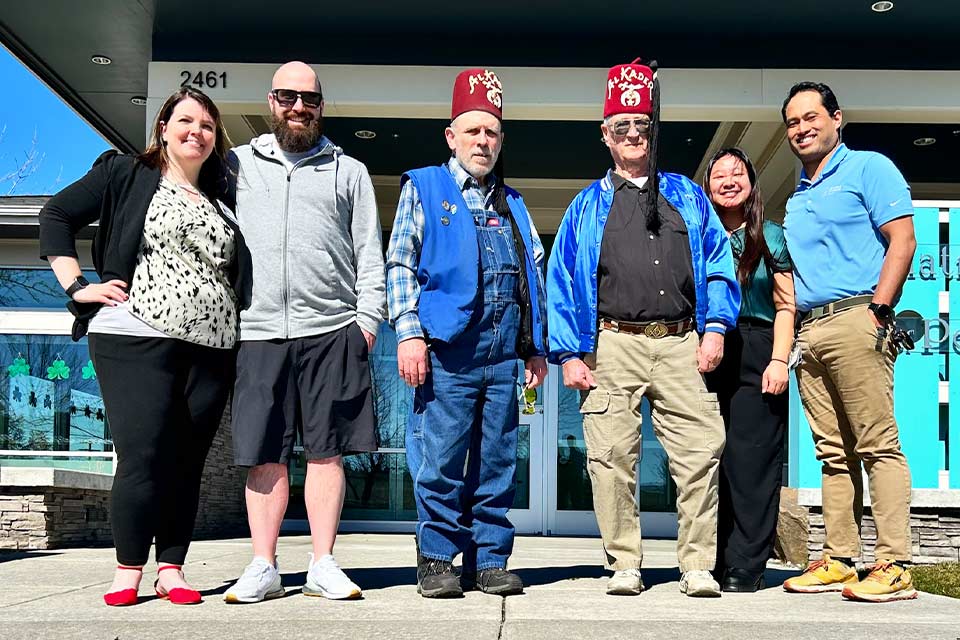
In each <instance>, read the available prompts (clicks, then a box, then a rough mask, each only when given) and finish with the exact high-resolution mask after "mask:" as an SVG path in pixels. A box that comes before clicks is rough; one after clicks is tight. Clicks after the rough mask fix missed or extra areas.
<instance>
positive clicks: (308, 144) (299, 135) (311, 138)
mask: <svg viewBox="0 0 960 640" xmlns="http://www.w3.org/2000/svg"><path fill="white" fill-rule="evenodd" d="M270 130H271V131H273V135H275V136H276V137H277V145H279V147H280V148H281V149H282V150H284V151H286V152H287V153H303V152H305V151H309V150H310V149H313V148H314V147H315V146H317V143H318V142H319V141H320V138H321V137H322V136H323V117H322V116H320V117H317V118H313V119H312V120H311V121H310V123H309V124H308V125H307V126H306V127H305V128H303V129H291V128H290V125H289V124H287V120H286V118H278V117H277V116H275V115H272V114H271V117H270Z"/></svg>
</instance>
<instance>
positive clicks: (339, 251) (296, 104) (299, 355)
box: [224, 62, 386, 603]
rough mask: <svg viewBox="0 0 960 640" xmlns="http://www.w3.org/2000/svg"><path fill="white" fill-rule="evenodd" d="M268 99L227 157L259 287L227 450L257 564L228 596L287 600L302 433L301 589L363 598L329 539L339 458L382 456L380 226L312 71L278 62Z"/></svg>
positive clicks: (244, 333) (341, 482)
mask: <svg viewBox="0 0 960 640" xmlns="http://www.w3.org/2000/svg"><path fill="white" fill-rule="evenodd" d="M267 102H268V103H269V105H270V111H271V114H272V118H271V127H272V129H273V133H272V134H265V135H261V136H259V137H257V138H254V139H253V140H252V141H251V142H250V144H247V145H243V146H240V147H237V148H236V149H234V150H233V152H232V159H233V164H234V167H233V168H234V172H233V173H234V174H235V175H234V176H232V177H233V178H234V179H235V181H236V187H235V190H233V192H234V193H235V196H236V202H235V211H236V214H237V218H238V220H239V222H240V229H241V232H242V233H243V236H244V239H245V241H246V244H247V247H248V248H249V251H250V258H251V260H250V263H251V265H252V273H250V274H248V276H249V277H248V280H249V282H250V283H251V285H252V286H251V290H250V291H241V292H238V293H239V297H240V298H241V301H242V302H243V304H245V305H246V307H245V308H243V309H242V310H241V312H240V349H239V353H238V356H237V382H236V387H235V389H234V396H233V444H234V457H235V461H236V463H237V464H238V465H241V466H246V467H250V472H249V475H248V476H247V486H246V502H247V517H248V521H249V524H250V535H251V538H252V541H253V554H254V558H253V561H252V562H251V563H250V565H249V566H247V568H246V569H245V570H244V573H243V575H242V576H240V579H239V580H238V581H237V582H236V584H234V585H233V586H232V587H231V588H230V589H229V590H228V591H227V592H226V594H225V595H224V599H225V600H226V601H227V602H231V603H248V602H260V601H261V600H264V599H268V598H273V597H280V596H282V595H283V593H284V590H283V587H282V586H281V584H280V573H279V570H278V566H277V559H276V551H277V537H278V536H279V533H280V524H281V522H282V521H283V515H284V512H285V511H286V508H287V501H288V498H289V486H290V485H289V479H288V471H287V464H288V462H289V460H290V458H291V456H292V455H293V446H294V440H295V436H296V434H297V432H300V433H301V434H302V441H303V449H304V455H305V456H306V459H307V474H306V484H305V486H304V502H305V503H306V508H307V518H308V519H309V522H310V534H311V538H312V542H313V553H312V554H311V556H312V558H311V560H310V563H309V567H308V572H307V580H306V584H305V585H304V586H303V593H304V594H305V595H313V596H323V597H326V598H331V599H350V598H358V597H360V595H361V593H360V588H359V587H358V586H357V585H356V584H354V583H353V582H352V581H351V580H350V579H349V578H348V577H347V576H346V575H345V574H344V573H343V571H341V570H340V568H339V566H337V563H336V560H334V557H333V544H334V541H335V540H336V533H337V526H338V524H339V521H340V511H341V509H342V508H343V499H344V490H345V486H346V483H345V478H344V471H343V458H342V456H344V455H349V454H351V453H359V452H366V451H376V449H377V440H376V433H375V424H374V415H373V404H372V393H371V388H370V369H369V365H368V361H367V358H368V355H369V351H370V350H371V349H373V344H374V341H375V340H376V336H377V329H378V327H379V326H380V323H381V322H382V321H383V319H384V313H385V310H386V298H385V292H384V269H383V253H382V250H381V235H380V234H381V232H380V222H379V218H378V215H377V206H376V202H375V199H374V191H373V184H372V182H371V181H370V175H369V174H368V173H367V169H366V167H365V166H364V165H363V164H362V163H360V162H358V161H357V160H354V159H353V158H351V157H349V156H346V155H344V154H343V151H342V150H341V149H340V148H339V147H337V146H335V145H334V144H333V143H332V142H330V140H329V139H327V137H326V136H324V135H323V95H322V92H321V87H320V82H319V80H318V78H317V76H316V74H315V73H314V71H313V69H311V68H310V67H309V66H308V65H306V64H304V63H302V62H289V63H287V64H285V65H283V66H282V67H280V68H279V69H278V70H277V72H276V74H275V75H274V76H273V86H272V88H271V90H270V93H269V94H268V95H267ZM242 306H243V305H242Z"/></svg>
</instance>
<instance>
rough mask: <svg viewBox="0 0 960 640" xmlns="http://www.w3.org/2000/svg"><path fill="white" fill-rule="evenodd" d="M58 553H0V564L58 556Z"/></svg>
mask: <svg viewBox="0 0 960 640" xmlns="http://www.w3.org/2000/svg"><path fill="white" fill-rule="evenodd" d="M59 555H60V552H59V551H6V550H4V551H0V562H12V561H14V560H24V559H27V558H42V557H44V556H59Z"/></svg>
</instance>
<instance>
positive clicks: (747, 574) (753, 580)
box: [723, 569, 767, 593]
mask: <svg viewBox="0 0 960 640" xmlns="http://www.w3.org/2000/svg"><path fill="white" fill-rule="evenodd" d="M766 586H767V583H766V582H765V581H764V579H763V571H760V572H756V571H748V570H746V569H727V570H726V571H725V572H724V574H723V590H724V591H726V592H733V593H753V592H755V591H759V590H760V589H763V588H765V587H766Z"/></svg>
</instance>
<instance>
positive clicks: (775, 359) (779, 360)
mask: <svg viewBox="0 0 960 640" xmlns="http://www.w3.org/2000/svg"><path fill="white" fill-rule="evenodd" d="M770 362H782V363H783V364H785V365H787V366H788V367H789V366H790V363H789V362H787V361H786V360H784V359H783V358H770Z"/></svg>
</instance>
